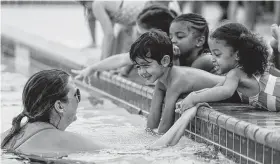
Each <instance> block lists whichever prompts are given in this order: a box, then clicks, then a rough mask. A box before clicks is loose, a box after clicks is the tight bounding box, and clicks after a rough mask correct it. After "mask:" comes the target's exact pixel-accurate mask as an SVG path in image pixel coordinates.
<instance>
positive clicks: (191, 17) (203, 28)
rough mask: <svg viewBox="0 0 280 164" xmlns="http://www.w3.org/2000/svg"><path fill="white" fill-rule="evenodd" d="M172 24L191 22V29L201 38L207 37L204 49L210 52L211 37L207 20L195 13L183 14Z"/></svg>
mask: <svg viewBox="0 0 280 164" xmlns="http://www.w3.org/2000/svg"><path fill="white" fill-rule="evenodd" d="M172 22H190V23H191V26H190V28H192V29H194V30H196V32H198V34H199V35H200V36H204V37H205V42H204V44H203V49H205V50H208V51H209V46H208V35H209V27H208V23H207V21H206V19H205V18H204V17H203V16H201V15H199V14H195V13H188V14H181V15H180V16H178V17H176V18H175V19H174V20H173V21H172Z"/></svg>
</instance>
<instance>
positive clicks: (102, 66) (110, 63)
mask: <svg viewBox="0 0 280 164" xmlns="http://www.w3.org/2000/svg"><path fill="white" fill-rule="evenodd" d="M130 64H133V63H132V61H131V60H130V57H129V53H122V54H116V55H113V56H110V57H108V58H106V59H104V60H101V61H98V62H97V63H94V64H93V65H91V66H90V67H91V69H93V70H95V71H108V70H112V69H117V68H120V67H123V66H127V65H130Z"/></svg>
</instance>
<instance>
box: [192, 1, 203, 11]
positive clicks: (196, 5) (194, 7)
mask: <svg viewBox="0 0 280 164" xmlns="http://www.w3.org/2000/svg"><path fill="white" fill-rule="evenodd" d="M191 4H192V12H193V13H196V14H202V6H203V1H193V2H191Z"/></svg>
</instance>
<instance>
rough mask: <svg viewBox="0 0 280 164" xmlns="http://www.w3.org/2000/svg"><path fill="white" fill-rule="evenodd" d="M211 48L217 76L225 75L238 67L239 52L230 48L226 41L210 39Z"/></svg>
mask: <svg viewBox="0 0 280 164" xmlns="http://www.w3.org/2000/svg"><path fill="white" fill-rule="evenodd" d="M208 44H209V48H210V50H211V53H212V61H213V65H214V66H215V71H216V74H224V73H227V72H229V71H230V70H231V69H233V68H235V67H236V66H238V56H237V53H238V52H237V51H235V52H234V50H233V48H232V47H230V46H228V45H227V43H226V42H225V41H224V40H217V39H209V41H208Z"/></svg>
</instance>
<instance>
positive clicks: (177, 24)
mask: <svg viewBox="0 0 280 164" xmlns="http://www.w3.org/2000/svg"><path fill="white" fill-rule="evenodd" d="M169 32H170V34H169V35H170V38H171V40H172V43H173V44H174V45H175V46H177V47H179V49H180V57H179V61H180V65H181V66H189V67H194V68H198V69H202V70H205V71H208V72H214V69H213V68H214V66H213V63H212V60H211V58H212V57H211V54H210V53H209V52H210V51H209V47H208V42H207V39H208V34H209V28H208V24H207V22H206V20H205V18H203V17H202V16H201V15H198V14H194V13H188V14H182V15H180V16H178V17H176V18H175V19H174V20H173V21H172V23H171V25H170V29H169Z"/></svg>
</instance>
